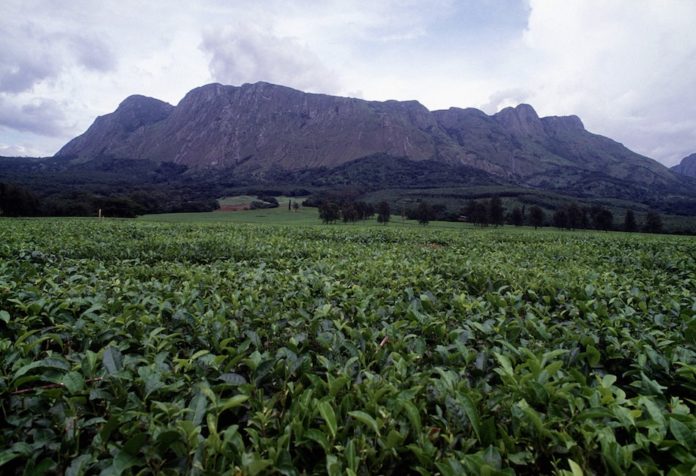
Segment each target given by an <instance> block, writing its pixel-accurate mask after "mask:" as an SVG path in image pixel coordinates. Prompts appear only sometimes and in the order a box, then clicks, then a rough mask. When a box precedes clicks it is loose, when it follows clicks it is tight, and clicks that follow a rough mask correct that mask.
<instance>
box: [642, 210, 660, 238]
mask: <svg viewBox="0 0 696 476" xmlns="http://www.w3.org/2000/svg"><path fill="white" fill-rule="evenodd" d="M643 230H644V231H646V232H647V233H661V232H662V217H661V216H660V214H659V213H657V212H656V211H655V210H650V211H649V212H648V214H647V215H646V217H645V226H644V227H643Z"/></svg>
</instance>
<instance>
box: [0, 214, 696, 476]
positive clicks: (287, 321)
mask: <svg viewBox="0 0 696 476" xmlns="http://www.w3.org/2000/svg"><path fill="white" fill-rule="evenodd" d="M0 225H1V228H0V229H1V230H2V235H3V240H2V241H1V242H0V397H1V402H2V404H1V405H2V406H1V407H0V411H1V412H2V414H1V415H0V448H2V450H0V471H2V472H3V473H6V474H12V473H22V472H24V473H26V474H38V473H52V474H56V473H59V474H63V473H65V474H182V473H187V474H267V473H280V474H289V475H295V474H297V475H299V474H325V473H329V474H353V475H358V474H395V473H420V474H443V475H455V474H550V473H557V474H573V475H575V474H583V473H584V474H667V473H669V474H673V475H676V474H693V473H694V471H695V469H696V454H695V452H694V448H695V447H696V441H695V440H694V434H696V418H695V417H694V394H695V392H696V346H695V344H694V342H696V297H695V296H696V292H695V291H696V289H695V288H696V261H695V256H696V254H695V253H694V241H693V239H691V238H688V237H664V236H661V237H656V236H649V235H635V234H634V235H612V234H605V233H587V232H578V233H574V234H567V233H564V234H561V233H557V232H553V231H548V230H542V231H537V232H532V231H520V230H501V229H488V230H469V231H467V232H466V233H461V232H460V231H458V230H442V229H441V230H439V229H429V228H424V227H414V228H413V229H404V228H402V229H397V228H390V227H378V228H369V229H368V228H361V227H350V229H346V228H345V227H344V228H338V227H319V226H317V227H296V228H290V227H274V226H254V225H239V224H237V225H234V226H225V225H209V226H205V225H183V224H178V225H166V224H154V223H137V222H129V221H110V220H102V221H97V220H94V221H87V220H17V221H12V220H7V219H4V220H2V221H0Z"/></svg>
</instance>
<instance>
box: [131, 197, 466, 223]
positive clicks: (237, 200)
mask: <svg viewBox="0 0 696 476" xmlns="http://www.w3.org/2000/svg"><path fill="white" fill-rule="evenodd" d="M277 199H278V205H279V206H278V207H277V208H264V209H258V210H239V211H231V212H225V211H214V212H205V213H163V214H158V215H144V216H142V217H140V218H138V219H139V220H141V221H148V222H163V223H252V224H266V225H319V224H321V220H320V219H319V213H318V211H317V209H316V208H311V207H306V208H305V207H300V208H299V209H298V210H293V211H290V210H288V202H289V201H292V202H298V203H301V202H302V198H299V199H297V198H290V197H277ZM253 200H256V197H252V196H249V195H243V196H236V197H228V198H224V199H221V200H220V201H219V202H220V205H241V204H247V203H251V201H253ZM333 226H346V227H353V228H355V227H360V228H362V227H365V226H368V227H369V226H379V227H382V226H383V225H381V224H379V223H377V220H376V219H372V220H367V221H362V222H359V223H349V224H343V223H336V224H334V225H333ZM389 226H392V227H409V228H410V227H421V226H422V225H419V224H418V222H417V221H415V220H402V219H401V217H400V216H396V215H393V216H392V217H391V223H390V224H389ZM428 226H430V227H431V228H462V227H468V225H464V224H463V223H452V222H432V223H430V224H429V225H428Z"/></svg>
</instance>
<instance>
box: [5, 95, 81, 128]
mask: <svg viewBox="0 0 696 476" xmlns="http://www.w3.org/2000/svg"><path fill="white" fill-rule="evenodd" d="M0 126H4V127H7V128H10V129H14V130H17V131H20V132H31V133H34V134H39V135H46V136H54V137H58V136H62V135H65V134H66V132H68V131H69V130H70V126H69V125H68V124H66V117H65V114H64V112H63V108H62V107H61V106H60V104H58V103H57V102H56V101H54V100H52V99H45V98H39V99H35V100H33V101H32V102H30V103H26V104H17V103H16V102H15V101H10V100H8V99H7V98H2V97H0Z"/></svg>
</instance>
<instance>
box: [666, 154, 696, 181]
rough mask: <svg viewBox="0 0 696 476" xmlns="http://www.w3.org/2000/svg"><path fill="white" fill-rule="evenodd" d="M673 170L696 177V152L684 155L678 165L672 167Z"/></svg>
mask: <svg viewBox="0 0 696 476" xmlns="http://www.w3.org/2000/svg"><path fill="white" fill-rule="evenodd" d="M671 170H672V171H673V172H676V173H678V174H681V175H686V176H687V177H694V178H696V154H691V155H688V156H686V157H684V158H683V159H682V160H681V162H679V164H678V165H675V166H674V167H672V168H671Z"/></svg>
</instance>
